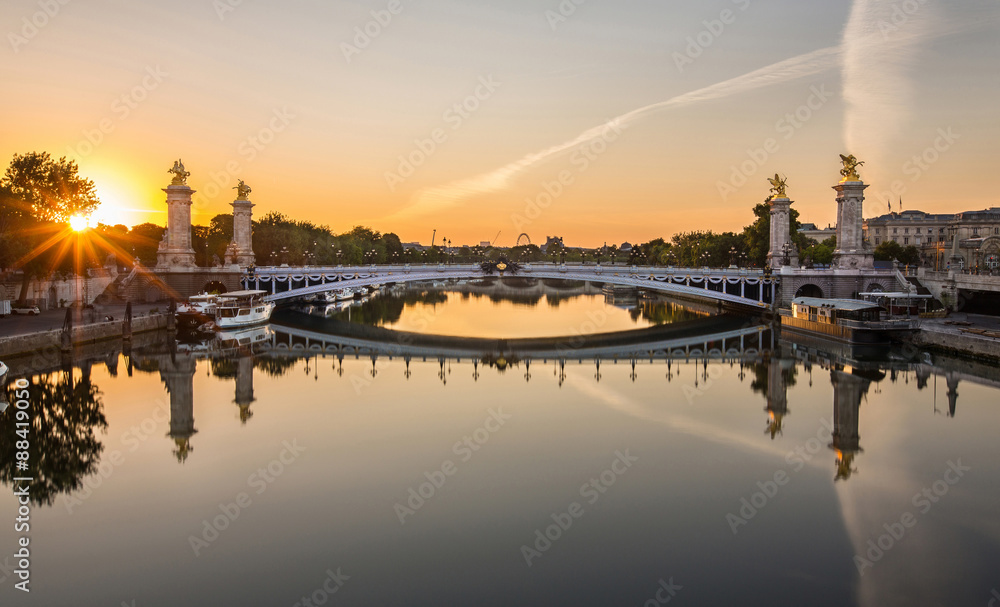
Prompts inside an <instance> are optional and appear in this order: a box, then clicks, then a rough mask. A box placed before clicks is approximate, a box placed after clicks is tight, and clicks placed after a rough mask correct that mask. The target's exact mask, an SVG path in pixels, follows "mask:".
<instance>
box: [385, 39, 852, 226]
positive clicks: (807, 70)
mask: <svg viewBox="0 0 1000 607" xmlns="http://www.w3.org/2000/svg"><path fill="white" fill-rule="evenodd" d="M839 57H840V48H839V47H829V48H823V49H819V50H816V51H812V52H809V53H806V54H804V55H799V56H796V57H792V58H791V59H785V60H784V61H779V62H778V63H774V64H771V65H769V66H767V67H763V68H760V69H758V70H754V71H752V72H749V73H747V74H743V75H742V76H737V77H736V78H731V79H729V80H725V81H723V82H719V83H717V84H713V85H711V86H707V87H704V88H701V89H698V90H695V91H691V92H689V93H685V94H683V95H678V96H676V97H672V98H670V99H667V100H665V101H660V102H658V103H654V104H651V105H647V106H644V107H641V108H638V109H635V110H632V111H630V112H627V113H625V114H622V115H620V116H618V117H616V118H612V119H611V120H609V121H608V122H606V123H604V124H601V125H598V126H595V127H593V128H590V129H587V130H586V131H584V132H582V133H580V134H579V135H577V136H576V137H574V138H573V139H570V140H568V141H565V142H563V143H560V144H558V145H553V146H551V147H548V148H546V149H544V150H541V151H538V152H534V153H532V154H528V155H526V156H524V157H523V158H521V159H519V160H516V161H514V162H511V163H510V164H507V165H505V166H502V167H500V168H498V169H496V170H494V171H490V172H489V173H483V174H482V175H478V176H476V177H471V178H469V179H463V180H460V181H454V182H452V183H449V184H447V185H444V186H439V187H435V188H430V189H425V190H421V191H420V192H417V193H416V194H415V195H414V198H413V200H412V203H411V205H410V206H409V207H406V208H404V209H403V210H401V211H400V212H399V213H397V215H396V217H397V218H409V217H414V216H419V215H426V214H429V213H436V212H439V211H441V210H444V209H446V208H448V207H450V206H453V205H455V204H457V203H459V202H460V201H462V200H464V199H466V198H469V197H472V196H479V195H483V194H489V193H492V192H499V191H502V190H504V189H506V188H507V187H509V186H510V184H511V181H512V180H513V179H514V178H515V177H516V176H517V175H518V174H520V173H521V172H523V171H525V170H526V169H528V168H530V167H532V166H534V165H536V164H538V163H540V162H543V161H545V160H548V159H550V158H552V157H554V156H557V155H559V154H562V153H565V152H567V151H569V150H572V149H574V148H575V147H577V146H578V145H581V144H584V143H587V142H589V141H592V140H594V139H596V138H598V137H601V136H602V135H603V134H604V133H605V132H606V131H607V129H608V128H609V127H610V125H615V126H616V127H617V128H622V129H624V128H628V126H629V125H630V124H631V123H633V122H635V121H637V120H639V119H641V118H645V117H646V116H648V115H650V114H653V113H656V112H661V111H663V110H668V109H673V108H679V107H684V106H688V105H694V104H697V103H703V102H706V101H712V100H715V99H723V98H726V97H731V96H733V95H738V94H741V93H745V92H748V91H752V90H756V89H759V88H763V87H766V86H770V85H772V84H778V83H781V82H788V81H790V80H795V79H798V78H804V77H806V76H811V75H814V74H818V73H820V72H822V71H824V70H827V69H830V68H832V67H836V66H837V65H839Z"/></svg>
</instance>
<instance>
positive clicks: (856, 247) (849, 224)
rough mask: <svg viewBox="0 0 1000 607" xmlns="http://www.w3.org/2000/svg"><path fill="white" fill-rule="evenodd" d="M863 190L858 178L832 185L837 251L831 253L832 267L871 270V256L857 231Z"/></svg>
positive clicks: (872, 264)
mask: <svg viewBox="0 0 1000 607" xmlns="http://www.w3.org/2000/svg"><path fill="white" fill-rule="evenodd" d="M867 187H868V186H867V185H866V184H865V183H864V182H862V181H861V180H860V179H859V180H857V181H841V182H840V183H838V184H837V185H835V186H833V189H834V190H836V191H837V248H836V249H835V250H834V252H833V267H834V268H839V269H842V270H863V269H871V268H873V267H875V256H874V254H873V253H872V251H871V250H869V249H868V247H866V246H865V239H864V232H863V230H862V228H861V223H862V221H863V220H864V213H863V204H864V201H865V188H867Z"/></svg>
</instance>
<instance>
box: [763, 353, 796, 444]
mask: <svg viewBox="0 0 1000 607" xmlns="http://www.w3.org/2000/svg"><path fill="white" fill-rule="evenodd" d="M794 366H795V361H794V360H780V359H778V358H771V360H770V361H769V362H768V365H767V408H766V409H765V410H766V411H767V416H768V423H767V430H766V431H765V432H766V433H768V434H770V435H771V440H774V437H775V436H776V435H777V434H779V433H780V432H781V422H782V420H783V419H784V417H785V416H786V415H788V385H787V384H786V383H785V373H786V372H787V370H788V369H791V368H793V367H794Z"/></svg>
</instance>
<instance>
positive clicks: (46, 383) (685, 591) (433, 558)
mask: <svg viewBox="0 0 1000 607" xmlns="http://www.w3.org/2000/svg"><path fill="white" fill-rule="evenodd" d="M431 291H433V290H431ZM429 295H431V293H430V292H421V293H419V294H415V293H407V294H400V297H399V299H401V300H404V301H403V302H402V305H401V306H400V305H399V302H396V303H390V302H389V301H388V300H386V301H385V302H383V303H384V304H385V305H384V306H383V307H384V309H383V310H382V311H378V310H375V309H374V308H375V300H373V302H372V305H370V306H369V307H368V308H364V307H363V306H361V307H356V308H353V309H352V310H351V314H352V321H353V320H355V319H356V317H357V315H358V314H360V316H361V317H362V318H361V319H359V320H362V321H363V322H364V323H366V324H357V325H353V326H355V327H359V328H358V329H357V330H356V331H355V332H354V333H352V334H351V335H349V336H347V337H336V336H328V335H327V336H324V335H323V332H324V328H327V329H331V330H332V328H337V327H342V320H341V319H340V316H339V314H340V313H341V312H336V311H331V314H329V315H328V314H327V312H326V311H325V310H324V311H322V312H321V311H319V310H318V309H317V308H314V309H312V310H310V309H306V308H301V309H300V310H299V311H298V312H285V313H283V314H282V315H281V316H280V321H281V325H279V324H278V323H275V324H272V326H271V327H270V328H269V329H267V330H261V331H258V332H256V337H257V338H260V339H262V340H263V341H261V342H259V343H258V344H257V345H256V346H253V348H245V349H243V350H242V353H240V352H238V351H236V350H226V351H223V350H220V347H219V345H218V344H215V345H211V346H203V345H198V344H195V345H193V346H192V345H182V346H180V347H177V348H174V349H173V350H174V351H173V352H172V351H171V348H169V347H166V346H164V345H158V344H139V343H137V344H136V346H135V347H134V349H133V350H132V351H131V352H130V353H128V355H126V354H122V353H119V352H114V353H100V356H95V357H94V358H93V359H92V360H90V361H89V362H87V363H83V364H81V363H80V362H79V361H78V363H77V364H76V365H75V366H73V368H72V371H71V372H66V371H61V370H58V369H56V370H51V369H50V370H49V371H46V372H45V373H35V374H33V375H32V376H31V377H30V380H31V382H32V383H33V386H32V388H31V389H30V391H31V397H30V400H31V407H32V408H31V412H32V416H33V417H32V421H33V424H34V425H33V427H32V435H31V441H32V443H31V444H32V448H31V459H30V464H31V466H32V468H31V471H32V472H33V473H34V476H35V478H36V482H35V483H33V484H32V486H31V495H32V498H33V500H34V502H33V504H32V509H31V514H30V525H31V529H30V542H31V543H30V551H31V557H30V558H31V586H30V587H31V593H30V595H24V594H23V593H20V592H17V591H15V589H14V584H15V583H16V582H17V581H18V579H17V576H16V575H15V574H13V573H12V572H11V569H13V568H14V566H15V565H16V563H15V560H14V558H13V552H14V550H15V544H16V542H17V539H18V538H19V537H20V536H21V535H23V534H22V533H15V532H14V529H13V523H14V518H15V516H16V510H17V503H16V498H15V497H14V496H13V495H12V493H13V491H12V489H13V486H14V483H12V481H11V478H12V477H13V476H15V475H18V474H20V473H18V472H17V471H16V470H15V469H14V456H13V453H14V450H15V447H14V445H13V440H14V439H15V438H16V437H14V435H13V431H14V428H13V418H12V414H13V411H14V409H13V408H11V409H8V410H7V412H5V413H3V414H2V415H0V431H2V433H3V434H2V436H0V454H2V457H3V460H2V462H3V467H2V475H3V476H2V480H3V483H4V486H5V487H6V488H8V489H9V490H6V491H4V492H3V495H2V497H0V512H2V513H4V516H7V517H9V518H8V520H7V521H5V522H4V523H3V525H2V526H0V547H2V552H0V565H2V567H0V577H2V578H3V581H2V582H0V596H2V597H3V599H2V601H3V604H4V605H8V604H25V605H28V604H32V605H46V606H62V605H67V606H69V605H72V606H78V605H109V606H118V605H122V604H123V602H124V604H126V605H132V604H133V602H134V605H136V606H146V605H170V606H173V605H272V606H281V605H288V606H290V607H291V606H293V605H296V604H297V603H298V604H304V603H301V601H302V600H303V597H312V598H311V599H310V600H311V601H313V604H327V605H379V606H386V605H400V606H402V605H419V606H422V605H498V606H499V605H594V606H607V605H636V606H640V605H654V604H664V603H663V602H662V600H663V599H666V598H671V597H672V598H671V600H670V604H678V605H731V604H740V605H747V604H749V605H838V606H842V605H866V606H867V605H871V606H883V605H985V604H987V603H988V602H989V601H990V599H991V592H993V591H994V589H1000V573H998V571H1000V570H998V568H997V563H1000V516H998V515H1000V484H998V481H1000V457H998V456H1000V443H998V441H997V439H996V431H997V429H998V428H1000V407H998V406H997V404H996V403H997V394H998V391H997V386H1000V373H998V372H997V370H996V369H995V368H992V367H989V366H986V365H979V364H975V363H967V362H958V361H954V360H949V359H942V358H939V357H932V356H929V355H925V354H924V353H920V352H893V353H890V354H889V356H888V357H886V358H883V360H882V361H881V362H880V361H879V360H874V361H873V360H870V357H869V356H867V353H851V352H840V351H831V350H836V349H835V348H831V349H817V348H816V347H815V346H810V347H807V346H805V345H800V344H793V343H790V342H785V341H782V340H781V339H780V336H776V335H772V334H771V332H770V331H767V330H765V329H764V328H762V327H757V326H754V325H753V324H752V323H748V322H746V321H744V320H741V319H735V320H731V319H729V320H727V319H719V318H712V317H706V316H704V315H702V314H700V313H696V312H694V311H689V312H686V313H679V312H678V311H677V308H676V307H673V306H665V305H662V304H661V305H660V306H659V307H657V306H656V305H653V304H651V303H649V302H647V303H646V304H645V308H646V310H647V312H646V313H643V311H642V309H641V308H640V310H639V312H638V314H637V313H636V312H635V311H633V310H630V309H629V305H628V304H622V303H619V304H618V305H615V304H611V303H606V302H605V300H604V298H603V296H600V295H596V294H577V295H569V296H565V297H561V298H556V297H553V299H554V300H555V299H558V300H559V303H558V306H553V305H551V303H550V301H549V296H548V295H543V296H542V297H540V298H539V299H538V300H537V301H535V302H526V301H524V299H523V298H518V300H517V301H505V300H504V299H503V297H502V296H501V295H494V296H493V297H492V298H491V297H488V296H485V295H480V296H476V295H473V294H461V293H451V294H448V293H440V292H439V293H436V294H434V297H429ZM408 298H409V299H408ZM431 299H434V300H435V301H431ZM380 305H381V304H380ZM632 305H633V306H636V305H640V304H638V303H635V304H632ZM390 308H391V309H390ZM363 309H364V310H366V311H361V312H358V311H360V310H363ZM385 310H388V312H386V311H385ZM554 311H555V313H553V312H554ZM344 312H346V310H345V311H344ZM307 313H308V314H307ZM431 313H433V314H431ZM428 315H430V318H431V319H433V320H431V321H430V322H429V323H428V324H427V325H426V326H424V325H423V324H422V323H420V322H419V319H421V318H425V319H426V318H427V317H428ZM331 316H332V317H331ZM484 317H490V318H491V319H492V320H490V321H489V322H486V321H484V320H483V319H484ZM540 317H544V318H545V319H546V320H545V322H544V323H542V324H541V325H538V324H535V323H537V322H538V318H540ZM602 317H604V319H605V320H603V321H601V322H598V320H597V319H600V318H602ZM668 320H675V321H676V323H675V324H670V323H669V322H667V321H668ZM490 323H492V324H490ZM587 323H591V325H588V324H587ZM480 326H486V327H489V329H488V330H485V331H483V332H481V333H477V334H476V335H478V336H482V337H487V338H490V339H491V340H492V341H493V342H495V343H496V344H501V345H505V346H506V347H507V348H508V350H506V351H503V352H498V351H490V352H482V353H480V354H479V355H468V354H463V348H475V347H485V346H477V344H476V342H468V341H465V342H463V341H461V340H452V341H450V342H447V343H446V344H444V345H442V344H436V342H434V340H432V339H429V338H428V339H425V340H422V339H415V340H414V339H395V340H392V339H390V340H386V339H384V335H383V334H382V333H379V331H382V330H385V328H386V327H392V328H397V329H405V330H407V331H412V332H414V333H425V334H428V333H429V334H443V335H448V334H452V335H469V333H468V332H467V331H466V329H467V328H468V330H469V331H471V330H472V328H475V327H480ZM378 327H381V329H379V328H378ZM526 327H530V328H531V331H529V330H528V329H526ZM539 327H540V329H539ZM505 329H509V331H505ZM620 329H639V332H638V333H633V334H632V335H631V336H630V337H628V338H627V339H604V338H599V339H595V340H591V341H587V340H581V338H580V337H579V336H580V335H586V334H587V333H592V332H594V331H595V330H596V331H598V332H601V331H611V330H620ZM532 331H535V332H534V333H532ZM699 331H700V332H701V333H703V334H707V335H708V337H700V338H699V337H697V335H698V333H699ZM720 332H722V333H724V334H725V335H727V336H728V337H727V338H726V339H724V340H723V339H718V338H717V337H716V335H717V334H718V333H720ZM557 335H558V336H576V337H575V338H574V339H568V340H560V339H553V340H548V341H546V340H541V341H538V342H533V343H529V342H516V341H511V342H505V341H499V340H498V338H511V339H513V338H516V337H531V336H557ZM379 336H383V338H382V339H381V342H379V340H378V339H376V338H377V337H379ZM630 342H631V343H634V344H638V345H632V346H630V345H628V344H629V343H630ZM380 343H381V345H379V344H380ZM483 343H488V340H484V341H483ZM519 344H522V345H525V344H526V345H525V348H528V349H531V350H532V351H533V352H534V354H532V353H531V352H521V353H518V352H516V351H514V348H516V347H519ZM566 344H569V346H568V347H569V348H570V349H568V350H567V349H566V348H567V345H566ZM529 346H530V347H529ZM435 347H438V348H439V349H440V350H441V351H445V350H447V351H448V352H450V354H448V355H447V356H441V357H439V356H435V355H433V351H434V348H435ZM546 348H549V349H555V350H558V351H560V352H562V360H563V363H562V364H561V363H560V361H559V360H554V359H553V358H551V357H548V356H547V355H545V356H542V355H539V353H544V352H545V351H546V350H545V349H546ZM560 348H561V349H560ZM573 348H576V350H574V349H573ZM630 350H631V351H638V352H641V353H642V354H641V355H639V356H635V355H629V354H627V352H629V351H630ZM667 350H669V351H672V352H673V354H672V355H669V354H667ZM338 352H339V355H338ZM377 352H381V353H379V354H377V356H375V355H374V353H377ZM574 352H584V353H585V356H584V355H581V356H580V357H579V358H582V360H577V359H574V358H573V356H572V355H573V353H574ZM389 353H391V354H392V358H391V360H390V358H389ZM706 353H708V356H707V357H706ZM685 354H686V357H685ZM373 356H374V358H375V360H374V362H373ZM883 356H884V354H883ZM596 358H600V359H602V361H601V363H600V365H598V364H597V363H596V362H595V359H596ZM668 360H669V363H668ZM8 362H9V363H10V364H11V367H12V379H11V380H10V382H9V383H10V384H12V383H13V382H14V379H13V378H15V377H17V376H18V375H21V374H23V373H24V372H25V370H31V369H36V370H38V369H42V368H43V367H45V366H46V365H48V366H50V367H51V366H54V367H56V368H57V367H58V361H46V360H44V358H38V357H35V358H34V359H28V360H24V361H8ZM633 362H634V365H633ZM546 536H547V537H546ZM880 546H881V547H880ZM668 589H669V590H668ZM657 592H659V595H657ZM657 597H659V598H660V599H661V602H660V603H657Z"/></svg>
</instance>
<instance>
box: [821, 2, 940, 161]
mask: <svg viewBox="0 0 1000 607" xmlns="http://www.w3.org/2000/svg"><path fill="white" fill-rule="evenodd" d="M914 6H916V7H917V8H916V10H915V11H913V12H911V13H903V12H901V9H900V8H899V7H898V6H896V5H895V4H889V3H887V2H879V1H878V0H855V2H854V4H853V5H852V7H851V13H850V16H849V17H848V20H847V25H846V26H845V27H844V34H843V38H842V45H841V46H842V48H843V49H844V53H843V73H842V75H843V96H844V101H845V103H846V111H845V118H844V142H845V144H846V146H847V149H848V150H850V152H851V153H852V154H856V155H858V156H859V157H864V158H869V159H870V160H873V161H874V162H872V163H871V164H873V165H880V164H882V163H881V162H880V160H884V159H885V158H887V157H888V156H889V147H890V145H891V144H892V140H893V138H894V137H896V136H897V135H899V134H900V133H901V132H902V131H903V129H904V128H905V126H906V125H907V123H908V122H909V121H910V119H911V117H912V109H911V108H912V103H911V102H912V99H913V84H912V82H911V79H910V77H909V74H910V71H911V70H912V68H913V61H914V56H915V54H916V51H918V50H919V43H920V42H922V41H923V40H924V39H925V38H926V36H927V34H928V33H929V32H930V29H931V25H930V24H931V23H932V22H934V21H939V20H938V19H936V18H935V15H933V14H932V13H933V12H934V11H933V10H932V7H930V6H928V3H927V2H924V3H919V4H918V3H914ZM894 11H896V13H894ZM900 15H902V17H901V16H900Z"/></svg>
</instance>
